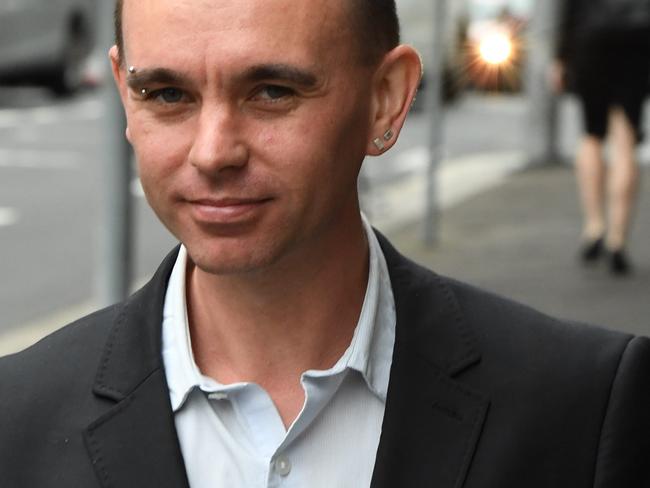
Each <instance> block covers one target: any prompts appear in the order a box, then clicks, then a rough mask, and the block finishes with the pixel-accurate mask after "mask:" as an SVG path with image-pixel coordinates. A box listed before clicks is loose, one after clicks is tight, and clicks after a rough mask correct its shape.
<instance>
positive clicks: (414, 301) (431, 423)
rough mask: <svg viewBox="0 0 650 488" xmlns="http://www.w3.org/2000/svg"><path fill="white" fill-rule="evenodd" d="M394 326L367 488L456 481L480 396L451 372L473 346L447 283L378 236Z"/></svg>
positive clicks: (445, 485)
mask: <svg viewBox="0 0 650 488" xmlns="http://www.w3.org/2000/svg"><path fill="white" fill-rule="evenodd" d="M379 239H380V243H381V245H382V249H383V251H384V255H385V257H386V261H387V264H388V269H389V273H390V277H391V283H392V286H393V293H394V297H395V306H396V310H397V328H396V338H395V349H394V352H393V366H392V368H391V374H390V384H389V388H388V396H387V401H386V411H385V414H384V421H383V426H382V434H381V439H380V443H379V448H378V452H377V458H376V463H375V470H374V473H373V478H372V485H371V487H372V488H392V487H395V486H399V487H401V488H423V487H425V486H431V487H436V488H460V487H461V486H463V483H464V480H465V477H466V474H467V471H468V468H469V466H470V464H471V460H472V457H473V454H474V450H475V448H476V444H477V442H478V440H479V437H480V434H481V430H482V427H483V422H484V420H485V416H486V413H487V410H488V406H489V401H488V399H487V398H486V397H485V396H484V395H482V394H481V393H479V392H476V391H473V390H472V389H470V388H468V387H466V386H465V385H463V384H462V383H460V382H459V381H457V380H456V379H455V378H454V377H455V376H457V375H459V374H460V373H461V372H463V371H464V370H466V369H467V368H470V367H472V366H474V365H476V364H477V363H478V362H479V361H480V354H479V353H478V350H477V349H476V346H475V344H474V341H473V338H472V331H471V330H469V329H468V328H467V325H466V323H465V321H464V319H463V316H462V313H461V310H460V308H459V306H458V304H457V303H456V301H455V299H454V297H453V293H452V291H451V290H450V289H449V288H448V287H447V286H446V285H445V284H444V283H443V282H442V280H441V279H440V278H439V277H438V276H437V275H435V274H433V273H431V272H430V271H428V270H424V269H423V268H420V267H419V266H417V265H416V264H414V263H412V262H410V261H408V260H407V259H406V258H404V257H402V256H400V255H399V254H398V253H397V251H396V250H395V249H394V248H392V246H391V245H390V244H389V243H388V241H387V240H386V239H385V238H384V237H383V236H381V235H380V236H379Z"/></svg>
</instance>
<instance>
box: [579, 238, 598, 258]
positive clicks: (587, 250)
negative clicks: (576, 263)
mask: <svg viewBox="0 0 650 488" xmlns="http://www.w3.org/2000/svg"><path fill="white" fill-rule="evenodd" d="M603 251H604V243H603V238H602V237H599V238H598V239H595V240H592V241H587V242H586V243H585V244H584V245H583V247H582V250H581V251H580V259H581V260H582V262H583V263H585V264H591V263H593V262H595V261H597V260H598V258H600V257H601V256H602V254H603Z"/></svg>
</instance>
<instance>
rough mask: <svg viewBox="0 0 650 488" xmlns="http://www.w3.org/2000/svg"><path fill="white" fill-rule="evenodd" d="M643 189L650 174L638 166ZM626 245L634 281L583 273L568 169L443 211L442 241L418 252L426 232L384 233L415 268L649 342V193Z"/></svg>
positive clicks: (511, 181) (546, 170) (528, 174)
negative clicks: (421, 266) (419, 265)
mask: <svg viewBox="0 0 650 488" xmlns="http://www.w3.org/2000/svg"><path fill="white" fill-rule="evenodd" d="M642 174H643V176H644V179H645V180H646V181H648V178H650V168H648V167H647V166H645V167H643V169H642ZM640 196H641V198H640V201H639V208H638V213H637V219H636V222H635V226H634V230H633V234H632V238H631V241H630V247H629V251H630V255H631V258H632V260H633V263H634V264H635V273H634V274H633V275H632V276H630V277H628V278H616V277H613V276H611V275H610V274H609V272H608V270H607V268H606V266H605V263H601V264H600V265H598V266H596V267H594V268H590V269H585V268H584V267H582V266H581V265H580V263H579V262H578V260H577V258H576V256H577V252H578V247H579V233H580V211H579V206H578V200H577V193H576V189H575V180H574V177H573V170H572V168H570V167H568V166H550V167H537V168H528V169H524V170H522V171H518V172H516V173H514V174H511V175H510V176H508V177H507V178H506V179H505V180H504V181H503V182H502V183H501V184H499V185H498V186H495V187H493V188H491V189H488V190H486V191H484V192H481V193H479V194H476V195H474V196H472V197H470V198H469V199H466V200H464V201H462V202H460V203H459V204H457V205H455V206H452V207H451V208H448V209H446V210H445V211H444V212H443V213H442V216H441V222H440V236H441V237H440V242H439V244H438V246H437V247H436V248H434V249H431V250H428V249H426V248H425V247H424V245H423V244H422V239H421V233H422V224H421V223H418V224H409V225H407V226H404V227H402V228H399V229H393V230H392V231H389V232H388V236H389V237H390V238H391V239H392V240H393V243H394V244H395V245H396V246H397V247H398V249H400V250H401V251H402V252H403V253H405V254H407V255H409V256H410V257H412V258H413V259H414V260H416V261H418V262H420V263H422V264H424V265H425V266H427V267H430V268H432V269H434V270H435V271H437V272H438V273H441V274H445V275H450V276H453V277H454V278H457V279H460V280H463V281H467V282H469V283H472V284H475V285H478V286H480V287H483V288H487V289H489V290H491V291H494V292H497V293H499V294H502V295H505V296H507V297H510V298H513V299H515V300H518V301H521V302H523V303H526V304H528V305H531V306H533V307H535V308H537V309H539V310H541V311H543V312H545V313H548V314H551V315H554V316H558V317H562V318H568V319H574V320H578V321H583V322H591V323H595V324H601V325H606V326H608V327H613V328H617V329H619V330H624V331H628V332H633V333H636V334H644V335H650V245H649V243H650V195H648V194H647V191H645V190H644V188H643V185H642V186H641V195H640Z"/></svg>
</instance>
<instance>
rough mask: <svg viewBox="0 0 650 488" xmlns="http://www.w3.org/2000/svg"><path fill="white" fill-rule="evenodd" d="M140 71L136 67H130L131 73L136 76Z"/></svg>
mask: <svg viewBox="0 0 650 488" xmlns="http://www.w3.org/2000/svg"><path fill="white" fill-rule="evenodd" d="M136 71H138V70H137V68H136V67H135V66H129V73H131V74H135V72H136Z"/></svg>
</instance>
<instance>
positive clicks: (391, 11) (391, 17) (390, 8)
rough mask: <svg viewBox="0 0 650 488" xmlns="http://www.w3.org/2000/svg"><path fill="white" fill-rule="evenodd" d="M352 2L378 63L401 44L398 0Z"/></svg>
mask: <svg viewBox="0 0 650 488" xmlns="http://www.w3.org/2000/svg"><path fill="white" fill-rule="evenodd" d="M345 1H348V2H351V4H352V5H351V6H352V10H351V17H353V19H352V20H353V22H352V25H351V27H352V30H353V32H356V33H357V35H358V39H359V44H360V52H361V57H362V60H363V62H364V63H368V64H374V63H376V62H378V61H379V60H380V59H381V58H382V57H383V56H384V54H386V53H387V52H388V51H390V50H391V49H393V48H394V47H396V46H397V45H398V44H399V43H400V26H399V20H398V18H397V9H396V7H395V0H345ZM123 6H124V0H116V1H115V16H114V21H115V44H116V45H117V49H118V55H119V57H120V62H123V60H124V56H123V53H124V36H123V33H122V10H123Z"/></svg>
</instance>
